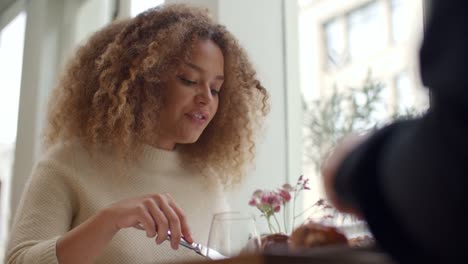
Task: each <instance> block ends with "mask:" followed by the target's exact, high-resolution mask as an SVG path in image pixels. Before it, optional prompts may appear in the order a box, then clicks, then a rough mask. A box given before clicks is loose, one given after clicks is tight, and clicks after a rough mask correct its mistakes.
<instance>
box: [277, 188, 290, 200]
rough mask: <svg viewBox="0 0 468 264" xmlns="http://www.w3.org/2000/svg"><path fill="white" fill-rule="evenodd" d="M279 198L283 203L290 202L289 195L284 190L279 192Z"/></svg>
mask: <svg viewBox="0 0 468 264" xmlns="http://www.w3.org/2000/svg"><path fill="white" fill-rule="evenodd" d="M279 196H280V197H281V199H282V200H283V203H287V202H289V201H290V200H291V194H290V193H289V192H288V191H286V190H284V189H282V190H279Z"/></svg>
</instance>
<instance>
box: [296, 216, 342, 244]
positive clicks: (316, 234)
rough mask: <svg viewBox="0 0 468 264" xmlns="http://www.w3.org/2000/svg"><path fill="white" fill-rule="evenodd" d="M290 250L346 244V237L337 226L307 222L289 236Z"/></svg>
mask: <svg viewBox="0 0 468 264" xmlns="http://www.w3.org/2000/svg"><path fill="white" fill-rule="evenodd" d="M289 242H290V243H289V247H290V249H292V250H300V249H306V248H314V247H320V246H328V245H341V244H344V245H346V244H347V243H348V239H347V238H346V236H345V235H343V234H342V233H341V232H340V231H339V230H338V229H337V228H335V227H332V226H326V225H322V224H318V223H315V222H308V223H306V224H303V225H301V226H299V227H298V228H296V229H295V230H294V231H293V233H292V234H291V236H290V237H289Z"/></svg>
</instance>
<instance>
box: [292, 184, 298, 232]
mask: <svg viewBox="0 0 468 264" xmlns="http://www.w3.org/2000/svg"><path fill="white" fill-rule="evenodd" d="M296 197H297V183H296V187H295V188H294V199H293V215H296ZM295 222H296V217H293V221H292V227H291V228H292V229H294V225H295Z"/></svg>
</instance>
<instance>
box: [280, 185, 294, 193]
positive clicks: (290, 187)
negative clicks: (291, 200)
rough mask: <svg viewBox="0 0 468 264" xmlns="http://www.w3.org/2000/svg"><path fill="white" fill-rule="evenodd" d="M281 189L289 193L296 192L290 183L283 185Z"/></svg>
mask: <svg viewBox="0 0 468 264" xmlns="http://www.w3.org/2000/svg"><path fill="white" fill-rule="evenodd" d="M281 188H282V189H283V190H285V191H287V192H292V191H294V187H292V186H291V184H289V183H286V184H283V186H281Z"/></svg>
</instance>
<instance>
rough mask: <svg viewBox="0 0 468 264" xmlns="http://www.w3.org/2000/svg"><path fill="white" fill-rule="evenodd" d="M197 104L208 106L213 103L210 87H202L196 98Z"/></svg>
mask: <svg viewBox="0 0 468 264" xmlns="http://www.w3.org/2000/svg"><path fill="white" fill-rule="evenodd" d="M196 100H197V103H199V104H203V105H207V104H209V103H211V101H213V95H212V94H211V89H210V87H202V88H201V89H200V90H199V92H198V94H197V97H196Z"/></svg>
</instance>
